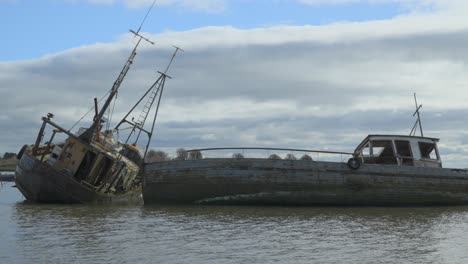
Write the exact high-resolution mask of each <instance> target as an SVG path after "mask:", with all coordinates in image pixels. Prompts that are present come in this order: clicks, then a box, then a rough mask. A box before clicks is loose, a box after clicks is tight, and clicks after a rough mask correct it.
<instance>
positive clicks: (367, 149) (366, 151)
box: [361, 143, 371, 157]
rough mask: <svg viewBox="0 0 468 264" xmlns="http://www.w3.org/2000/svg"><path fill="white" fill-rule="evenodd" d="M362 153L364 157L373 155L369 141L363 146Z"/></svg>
mask: <svg viewBox="0 0 468 264" xmlns="http://www.w3.org/2000/svg"><path fill="white" fill-rule="evenodd" d="M361 155H362V156H364V157H369V156H370V155H371V152H370V145H369V143H367V144H366V146H365V147H364V148H362V150H361Z"/></svg>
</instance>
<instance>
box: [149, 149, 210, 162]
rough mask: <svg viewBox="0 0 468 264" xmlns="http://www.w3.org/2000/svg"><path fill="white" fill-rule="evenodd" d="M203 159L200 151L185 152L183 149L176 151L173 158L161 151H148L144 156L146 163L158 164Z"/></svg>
mask: <svg viewBox="0 0 468 264" xmlns="http://www.w3.org/2000/svg"><path fill="white" fill-rule="evenodd" d="M198 159H203V155H202V153H201V152H200V151H190V152H189V151H187V150H185V149H183V148H180V149H177V151H176V156H175V158H171V157H169V154H167V153H166V152H164V151H162V150H150V151H148V153H147V154H146V162H158V161H169V160H198Z"/></svg>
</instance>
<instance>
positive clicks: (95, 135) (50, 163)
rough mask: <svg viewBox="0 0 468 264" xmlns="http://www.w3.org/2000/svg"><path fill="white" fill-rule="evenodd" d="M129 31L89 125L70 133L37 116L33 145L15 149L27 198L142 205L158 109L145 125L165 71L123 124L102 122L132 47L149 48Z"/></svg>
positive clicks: (18, 182) (49, 118) (19, 178)
mask: <svg viewBox="0 0 468 264" xmlns="http://www.w3.org/2000/svg"><path fill="white" fill-rule="evenodd" d="M153 5H154V3H153ZM151 7H152V6H151ZM150 10H151V9H150ZM148 13H149V12H148ZM147 15H148V14H147ZM145 19H146V18H145ZM140 29H141V26H140ZM130 32H132V33H133V34H134V35H135V38H137V43H136V45H135V47H134V48H133V51H132V52H131V54H130V57H129V58H128V60H127V62H126V63H125V65H124V67H123V69H122V71H121V72H120V74H119V76H118V78H117V80H116V81H115V83H114V85H113V86H112V89H111V90H110V92H109V95H108V97H107V98H106V100H105V102H104V104H103V106H102V108H101V109H98V101H97V99H95V101H94V103H95V116H94V119H93V122H92V125H91V126H90V127H88V128H84V129H81V131H79V132H77V133H72V132H70V129H65V128H64V127H62V126H60V125H58V124H56V123H55V122H53V121H52V118H53V114H50V113H49V114H48V115H47V117H43V118H42V121H43V124H42V127H41V129H40V131H39V133H38V135H37V139H36V142H35V143H34V144H33V145H25V146H23V148H22V149H21V150H20V151H19V153H18V156H17V158H18V159H19V162H18V165H17V167H16V177H15V182H16V186H17V187H18V189H19V190H20V191H21V193H22V194H23V195H24V197H26V199H27V200H29V201H33V202H45V203H107V202H116V201H117V202H132V201H141V178H140V169H141V167H142V164H143V160H144V157H145V156H146V153H147V150H148V146H149V142H150V140H151V137H152V134H153V130H154V122H155V121H156V115H157V110H156V113H155V114H154V120H153V124H152V126H151V130H149V129H145V124H146V123H147V122H146V121H147V118H148V116H149V115H150V110H151V109H152V107H153V105H154V102H155V100H157V99H159V100H160V98H161V95H162V89H163V88H164V83H165V80H166V77H168V76H167V75H166V74H165V72H164V73H161V75H160V77H159V78H158V79H157V81H156V82H155V83H154V84H153V85H152V86H151V87H150V88H149V89H148V91H147V92H146V93H145V94H144V95H143V96H142V98H141V99H140V100H139V101H138V102H137V103H136V104H135V106H134V107H133V108H132V109H131V110H130V111H129V112H128V114H127V115H126V116H125V117H124V118H123V119H122V121H121V122H120V123H119V124H118V125H117V126H116V127H115V128H114V129H109V126H110V125H109V123H110V122H109V123H107V124H106V118H105V116H104V114H105V113H106V112H107V111H108V110H109V106H110V105H111V102H112V101H113V100H115V97H116V95H117V92H118V89H119V87H120V85H121V83H122V81H123V80H124V78H125V76H126V74H127V72H128V70H129V69H130V66H131V65H132V63H133V60H134V58H135V56H136V50H137V47H138V46H139V44H140V42H141V41H142V40H145V41H148V42H150V43H151V44H154V43H153V42H151V41H150V40H148V39H146V38H145V37H143V36H142V35H140V34H139V32H140V30H138V31H137V32H135V31H132V30H130ZM178 50H179V49H177V50H176V52H177V51H178ZM174 56H175V53H174ZM174 56H173V57H172V59H173V58H174ZM172 59H171V62H172ZM169 65H170V64H169ZM168 68H169V66H168ZM168 68H167V69H168ZM167 69H166V72H167ZM145 97H146V98H148V100H147V101H146V104H145V105H144V106H143V109H142V110H141V112H140V115H139V116H137V119H135V118H131V119H129V116H130V114H131V113H133V112H134V111H135V110H136V108H137V106H139V105H140V103H141V102H142V101H143V98H145ZM157 105H159V101H158V104H157ZM124 124H125V125H129V127H127V128H125V129H126V130H127V131H130V132H128V133H127V134H126V135H125V137H126V140H125V141H123V142H119V141H118V140H115V138H114V134H115V133H116V132H117V134H118V132H119V128H120V127H121V126H122V125H124ZM104 125H106V127H107V129H106V130H103V127H104ZM46 131H48V132H49V133H51V136H50V138H47V140H46V142H44V143H42V142H43V140H44V139H45V133H46ZM142 133H143V134H147V135H148V138H147V144H146V149H145V150H144V152H141V151H140V150H139V148H138V147H137V146H138V141H139V139H140V138H141V137H140V135H141V134H142ZM60 135H62V137H65V140H64V141H61V142H58V143H54V139H55V138H56V137H57V136H60Z"/></svg>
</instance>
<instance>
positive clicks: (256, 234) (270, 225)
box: [0, 183, 468, 264]
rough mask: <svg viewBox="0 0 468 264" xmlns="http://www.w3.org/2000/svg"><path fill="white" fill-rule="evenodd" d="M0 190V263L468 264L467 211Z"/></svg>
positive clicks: (8, 186)
mask: <svg viewBox="0 0 468 264" xmlns="http://www.w3.org/2000/svg"><path fill="white" fill-rule="evenodd" d="M12 186H13V184H12V183H3V184H2V185H1V187H0V225H1V228H0V263H191V264H193V263H222V264H227V263H468V207H418V208H415V207H409V208H392V207H390V208H386V207H381V208H378V207H362V208H361V207H236V206H226V207H223V206H144V205H136V206H84V205H39V204H28V203H25V202H23V199H24V198H23V197H22V195H21V194H20V193H19V192H18V191H17V190H16V189H15V188H12Z"/></svg>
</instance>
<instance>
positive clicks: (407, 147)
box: [354, 135, 442, 167]
mask: <svg viewBox="0 0 468 264" xmlns="http://www.w3.org/2000/svg"><path fill="white" fill-rule="evenodd" d="M437 142H439V139H437V138H427V137H415V136H394V135H369V136H368V137H366V138H365V139H364V140H363V141H362V142H361V144H359V146H358V147H357V148H356V150H355V151H354V153H355V154H356V155H357V156H358V157H359V158H360V159H361V161H362V162H363V163H367V164H382V165H395V166H413V167H442V161H441V160H440V155H439V149H438V147H437Z"/></svg>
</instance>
